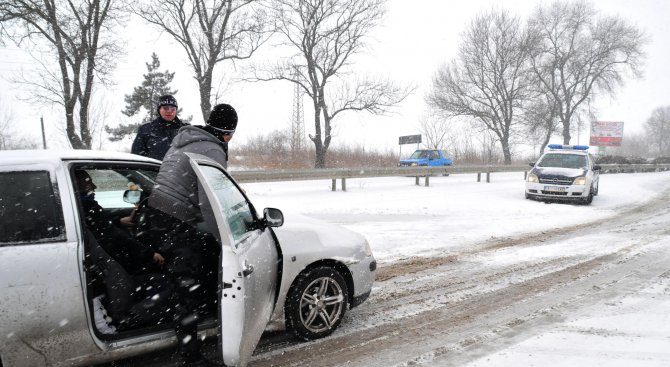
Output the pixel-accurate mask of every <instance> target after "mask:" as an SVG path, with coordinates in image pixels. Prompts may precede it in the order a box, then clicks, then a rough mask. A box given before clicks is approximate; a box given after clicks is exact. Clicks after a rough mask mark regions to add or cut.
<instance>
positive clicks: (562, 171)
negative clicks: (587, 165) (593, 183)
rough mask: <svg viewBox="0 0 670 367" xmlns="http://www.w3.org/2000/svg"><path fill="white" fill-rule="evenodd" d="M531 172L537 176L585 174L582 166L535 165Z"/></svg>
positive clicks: (577, 175)
mask: <svg viewBox="0 0 670 367" xmlns="http://www.w3.org/2000/svg"><path fill="white" fill-rule="evenodd" d="M533 173H535V174H536V175H538V176H563V177H572V178H575V177H579V176H584V175H585V174H586V169H584V168H561V167H535V168H533Z"/></svg>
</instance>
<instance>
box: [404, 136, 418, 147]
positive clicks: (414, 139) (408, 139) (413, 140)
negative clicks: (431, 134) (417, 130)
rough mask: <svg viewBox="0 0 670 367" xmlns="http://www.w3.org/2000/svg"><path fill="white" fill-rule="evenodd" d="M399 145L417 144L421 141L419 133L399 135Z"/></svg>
mask: <svg viewBox="0 0 670 367" xmlns="http://www.w3.org/2000/svg"><path fill="white" fill-rule="evenodd" d="M399 140H400V142H399V144H400V145H403V144H419V143H421V135H406V136H401V137H400V139H399Z"/></svg>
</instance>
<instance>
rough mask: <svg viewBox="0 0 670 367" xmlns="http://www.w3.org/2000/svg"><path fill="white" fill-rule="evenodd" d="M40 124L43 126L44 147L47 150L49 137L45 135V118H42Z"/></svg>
mask: <svg viewBox="0 0 670 367" xmlns="http://www.w3.org/2000/svg"><path fill="white" fill-rule="evenodd" d="M40 124H41V125H42V146H43V147H44V149H45V150H46V149H47V137H46V134H45V133H44V116H41V117H40Z"/></svg>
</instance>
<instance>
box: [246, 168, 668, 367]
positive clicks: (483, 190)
mask: <svg viewBox="0 0 670 367" xmlns="http://www.w3.org/2000/svg"><path fill="white" fill-rule="evenodd" d="M600 180H601V181H600V192H599V193H600V194H599V195H598V196H597V197H596V198H595V199H594V200H593V204H592V205H590V206H584V205H574V204H558V203H552V204H545V203H542V202H536V201H530V200H525V199H524V195H523V188H524V182H523V174H522V173H496V174H493V175H492V177H491V182H490V183H484V182H476V179H475V176H474V175H470V174H468V175H452V176H449V177H432V178H431V181H430V186H429V187H424V186H415V185H414V178H411V177H402V178H400V177H399V178H368V179H351V180H347V191H346V192H342V191H339V190H338V191H337V192H332V191H330V181H302V182H274V183H255V184H243V185H242V186H243V188H244V189H245V190H246V192H247V194H248V195H249V196H250V198H251V200H252V202H254V204H255V205H256V207H257V209H262V208H263V207H276V208H279V209H281V210H282V211H283V212H284V214H285V218H286V221H290V220H291V217H292V216H294V215H306V216H310V217H315V218H319V219H321V220H324V221H327V222H331V223H336V224H340V225H342V226H344V227H346V228H349V229H352V230H354V231H357V232H359V233H361V234H363V235H364V236H366V237H367V239H368V240H369V242H370V245H371V247H372V250H373V252H374V254H375V256H376V258H377V259H378V261H379V262H380V263H382V264H389V263H392V262H394V261H398V260H402V259H405V258H408V257H412V256H432V255H445V254H450V253H456V252H458V251H462V250H465V249H467V248H468V247H469V246H474V245H476V244H478V243H481V242H483V241H486V240H488V239H491V238H505V237H508V236H520V235H523V234H524V233H537V232H540V231H543V230H554V229H557V228H567V227H571V226H573V225H576V224H580V223H583V222H585V221H593V220H603V219H606V218H608V217H610V216H614V215H616V214H619V213H621V212H622V211H625V210H626V209H627V208H629V207H630V206H631V205H640V204H643V203H644V202H646V201H649V200H658V198H657V194H658V193H659V192H662V191H664V190H668V189H670V172H660V173H636V174H607V175H601V178H600ZM422 184H423V181H422ZM668 205H670V203H668ZM666 219H667V216H666V217H665V219H663V220H666ZM650 220H653V218H650ZM602 241H607V243H610V242H616V234H611V236H610V235H607V236H605V238H602V237H601V238H599V239H596V238H594V241H593V242H590V243H584V242H583V243H575V244H574V245H572V244H571V245H572V246H569V247H568V248H570V249H571V251H574V252H575V253H579V254H580V255H585V254H587V255H588V254H593V255H594V256H595V255H597V254H598V253H599V251H601V246H598V244H599V243H603V242H602ZM655 246H656V247H658V248H661V249H662V248H667V247H668V246H670V240H669V237H668V236H665V237H663V238H660V239H659V241H658V243H657V244H655ZM565 248H566V246H560V248H559V247H556V246H537V247H533V248H532V249H525V250H516V249H514V248H509V249H505V250H503V251H499V252H497V253H496V254H494V255H493V256H487V257H486V258H480V259H479V261H480V263H481V264H488V265H490V266H500V265H501V264H504V263H509V262H515V261H517V262H521V261H533V260H534V259H537V258H547V257H552V252H554V251H565ZM667 269H668V273H666V274H668V275H667V276H663V277H660V278H658V281H657V282H656V283H653V284H646V285H645V286H644V287H642V288H641V289H642V291H639V289H638V290H636V291H634V292H633V291H631V292H629V293H627V294H624V295H620V296H617V298H615V299H614V300H612V299H609V300H607V301H603V302H600V303H597V304H595V305H590V306H588V307H585V308H581V309H579V310H578V311H576V312H575V313H574V314H573V315H572V316H571V317H568V318H566V319H565V320H562V321H561V322H557V323H552V324H551V325H548V326H546V327H544V328H543V329H542V331H541V332H539V333H537V334H536V335H534V336H533V337H530V338H528V337H525V338H522V339H520V340H516V339H514V338H511V339H510V340H513V342H510V344H509V345H508V346H507V347H506V348H503V349H502V350H497V351H494V352H492V354H486V355H484V356H482V357H481V358H480V359H478V360H476V361H474V362H472V363H470V364H469V366H471V367H475V366H547V365H551V366H603V365H606V366H668V365H670V316H669V314H668V312H667V310H668V309H670V264H667ZM427 365H433V364H431V363H427ZM435 365H437V364H435Z"/></svg>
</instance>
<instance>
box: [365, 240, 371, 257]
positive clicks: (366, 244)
mask: <svg viewBox="0 0 670 367" xmlns="http://www.w3.org/2000/svg"><path fill="white" fill-rule="evenodd" d="M365 254H366V255H367V256H372V248H371V247H370V244H369V243H368V241H367V240H366V241H365Z"/></svg>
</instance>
